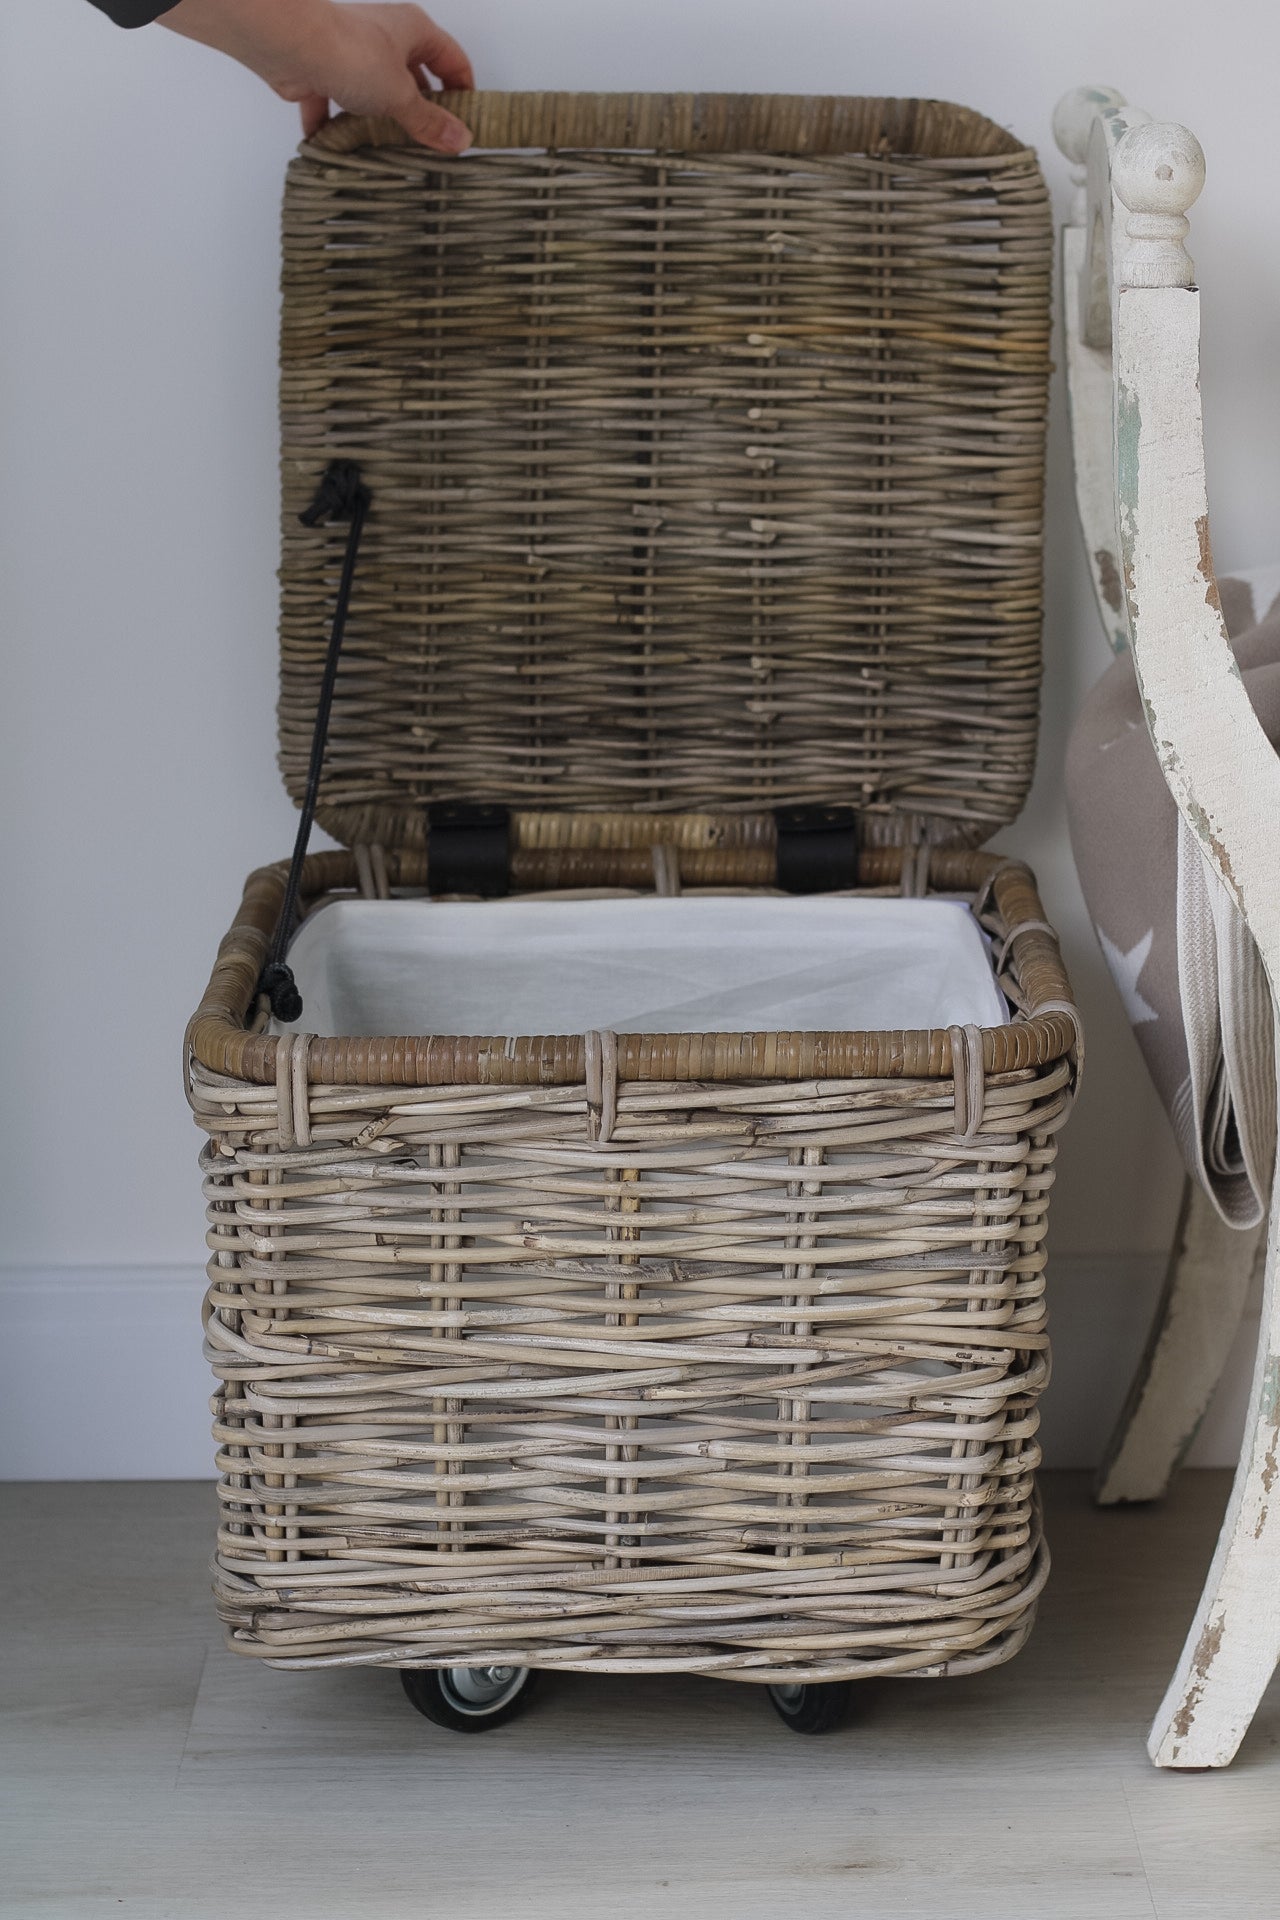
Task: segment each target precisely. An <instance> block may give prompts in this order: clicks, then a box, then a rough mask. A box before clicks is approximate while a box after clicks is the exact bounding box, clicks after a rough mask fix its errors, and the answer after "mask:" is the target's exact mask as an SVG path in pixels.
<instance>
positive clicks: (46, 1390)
mask: <svg viewBox="0 0 1280 1920" xmlns="http://www.w3.org/2000/svg"><path fill="white" fill-rule="evenodd" d="M1163 1269H1164V1257H1163V1256H1162V1255H1160V1254H1108V1255H1095V1254H1066V1255H1059V1256H1057V1257H1056V1258H1055V1259H1054V1260H1053V1262H1052V1264H1051V1271H1050V1305H1051V1309H1052V1335H1053V1354H1054V1359H1053V1380H1052V1382H1051V1384H1050V1387H1049V1390H1048V1392H1047V1393H1046V1395H1045V1398H1044V1402H1043V1415H1044V1423H1043V1429H1042V1432H1043V1440H1044V1450H1045V1460H1046V1464H1047V1465H1049V1466H1053V1467H1091V1466H1093V1465H1095V1464H1096V1462H1097V1460H1098V1457H1099V1455H1100V1453H1101V1450H1102V1448H1103V1446H1104V1445H1105V1442H1106V1437H1107V1434H1108V1433H1109V1431H1110V1428H1111V1423H1112V1421H1113V1419H1114V1418H1115V1414H1116V1410H1117V1408H1118V1407H1119V1405H1120V1402H1121V1399H1122V1397H1123V1395H1124V1391H1125V1387H1126V1385H1127V1383H1128V1379H1129V1375H1130V1372H1131V1371H1132V1368H1133V1365H1134V1362H1135V1360H1136V1358H1137V1355H1138V1353H1139V1351H1140V1350H1141V1346H1142V1342H1143V1338H1144V1336H1145V1333H1146V1327H1147V1322H1148V1320H1149V1318H1150V1315H1151V1312H1152V1309H1153V1307H1154V1304H1155V1300H1156V1296H1157V1294H1158V1291H1159V1288H1160V1282H1161V1277H1162V1273H1163ZM204 1285H205V1282H204V1274H203V1271H202V1270H201V1269H200V1268H199V1267H196V1266H191V1267H142V1268H139V1267H72V1268H66V1267H43V1268H8V1269H0V1479H5V1480H198V1479H204V1478H206V1477H207V1476H209V1475H210V1474H211V1472H212V1452H213V1449H212V1445H211V1442H210V1440H209V1414H208V1402H209V1391H210V1386H211V1380H210V1376H209V1373H208V1371H207V1369H206V1367H205V1364H204V1361H203V1359H202V1358H201V1354H200V1300H201V1296H202V1294H203V1292H204ZM1256 1336H1257V1314H1256V1310H1255V1311H1254V1312H1253V1313H1252V1314H1250V1315H1246V1324H1245V1326H1244V1327H1243V1328H1242V1329H1241V1334H1240V1337H1239V1339H1238V1340H1237V1342H1236V1346H1235V1349H1234V1351H1233V1353H1232V1356H1231V1361H1230V1363H1229V1365H1228V1368H1227V1373H1226V1376H1225V1377H1224V1379H1223V1383H1222V1385H1221V1387H1220V1388H1219V1390H1218V1394H1217V1396H1216V1398H1215V1400H1214V1403H1213V1406H1212V1407H1211V1408H1210V1410H1209V1413H1208V1416H1207V1417H1206V1419H1205V1422H1204V1424H1203V1426H1202V1428H1201V1431H1200V1433H1199V1435H1198V1437H1197V1440H1196V1444H1195V1447H1194V1449H1193V1451H1192V1455H1191V1459H1192V1463H1193V1464H1194V1465H1197V1466H1233V1465H1234V1464H1235V1458H1236V1451H1237V1448H1238V1446H1239V1436H1240V1431H1241V1427H1242V1425H1243V1421H1244V1410H1245V1402H1246V1400H1247V1398H1248V1391H1249V1375H1250V1367H1251V1364H1252V1354H1253V1343H1254V1340H1255V1339H1256Z"/></svg>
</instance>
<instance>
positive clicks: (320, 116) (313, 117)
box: [298, 93, 329, 140]
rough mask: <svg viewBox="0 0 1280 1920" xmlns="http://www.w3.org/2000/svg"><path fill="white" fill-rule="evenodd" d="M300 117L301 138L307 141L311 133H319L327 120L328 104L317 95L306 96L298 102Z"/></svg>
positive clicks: (320, 95) (321, 96)
mask: <svg viewBox="0 0 1280 1920" xmlns="http://www.w3.org/2000/svg"><path fill="white" fill-rule="evenodd" d="M298 110H299V112H300V113H301V115H302V137H303V139H304V140H309V139H310V138H311V136H312V134H313V133H319V131H320V129H321V127H323V126H325V125H326V124H327V122H328V119H329V102H328V101H327V100H326V99H325V98H324V96H323V95H322V94H319V93H309V94H306V95H305V96H304V97H303V98H302V99H301V100H299V102H298Z"/></svg>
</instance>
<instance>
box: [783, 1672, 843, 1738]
mask: <svg viewBox="0 0 1280 1920" xmlns="http://www.w3.org/2000/svg"><path fill="white" fill-rule="evenodd" d="M852 1692H853V1682H852V1680H827V1681H824V1682H823V1683H822V1684H821V1685H818V1686H804V1685H803V1684H797V1685H794V1686H785V1687H770V1688H769V1700H770V1703H771V1705H772V1707H773V1710H774V1712H775V1713H776V1714H777V1716H778V1718H779V1720H781V1721H782V1723H783V1725H784V1726H787V1727H790V1729H791V1731H792V1733H834V1732H835V1730H836V1728H837V1727H842V1726H843V1725H844V1722H845V1718H846V1716H847V1714H848V1712H849V1699H850V1696H851V1694H852Z"/></svg>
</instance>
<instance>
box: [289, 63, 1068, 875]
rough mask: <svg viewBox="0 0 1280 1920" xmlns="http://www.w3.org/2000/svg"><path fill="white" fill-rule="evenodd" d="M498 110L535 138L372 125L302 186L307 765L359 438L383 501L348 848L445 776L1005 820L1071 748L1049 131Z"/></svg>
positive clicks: (295, 371) (294, 535)
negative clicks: (1015, 134)
mask: <svg viewBox="0 0 1280 1920" xmlns="http://www.w3.org/2000/svg"><path fill="white" fill-rule="evenodd" d="M476 100H477V101H478V103H479V104H478V105H473V104H471V103H463V104H462V105H460V109H459V110H460V111H461V110H465V111H467V112H468V113H469V114H470V117H471V119H472V121H473V123H474V124H475V127H476V133H477V142H478V144H479V145H481V146H485V145H487V144H490V143H491V145H492V147H493V148H494V149H497V150H493V151H485V152H479V153H473V154H469V155H468V156H467V158H466V159H465V161H462V162H458V161H441V160H439V159H438V158H437V157H435V156H433V155H431V154H429V153H426V152H424V151H423V150H422V149H420V148H419V149H414V148H406V147H405V146H404V145H403V144H397V145H395V146H391V147H380V146H375V147H372V148H371V147H370V146H368V145H358V146H355V147H354V150H352V146H353V142H356V141H367V140H368V139H369V138H370V135H371V133H372V134H373V137H375V138H377V137H379V136H378V133H377V130H376V129H372V130H371V129H370V128H369V127H368V126H367V124H366V125H363V126H362V125H360V124H356V125H355V126H352V125H351V123H345V122H344V123H339V125H338V127H337V128H336V129H335V130H333V131H331V132H328V133H326V134H325V135H324V136H322V138H321V140H319V141H317V142H315V143H313V145H312V146H311V147H310V148H307V149H304V151H303V154H302V156H301V157H300V158H299V159H298V160H296V161H295V162H294V165H293V167H292V169H291V172H290V180H289V191H288V196H287V200H286V206H285V227H284V295H285V306H284V328H283V335H282V357H283V381H282V413H283V475H284V567H283V622H282V637H283V659H284V674H283V681H282V692H281V708H280V713H281V741H282V751H283V766H284V772H285V778H286V781H287V783H288V785H289V788H290V791H291V792H293V793H294V795H295V797H297V795H298V794H299V792H300V790H301V784H302V772H303V769H304V767H305V764H306V757H307V749H308V745H309V742H310V734H311V722H312V716H313V714H314V712H315V703H316V684H317V678H318V673H319V666H320V660H321V656H322V652H323V633H324V629H325V625H326V612H327V608H328V606H329V605H330V603H331V601H332V596H333V590H334V579H335V574H336V569H337V565H338V561H339V559H340V546H339V543H338V542H337V541H335V540H331V541H330V542H328V543H325V542H324V541H317V540H316V538H315V536H314V534H313V533H311V532H310V531H308V530H306V529H303V528H301V527H300V526H299V525H298V521H297V513H298V510H299V509H300V508H302V507H304V506H305V505H306V503H307V501H308V499H309V498H310V496H311V494H312V492H313V490H314V487H315V482H316V472H317V464H318V456H319V453H320V450H321V448H323V449H324V451H325V453H326V454H327V455H328V456H330V457H331V456H333V455H335V454H341V455H345V456H347V457H350V458H353V459H356V460H359V461H360V463H361V465H362V467H363V469H364V474H365V478H366V480H367V481H368V482H369V484H370V486H371V487H372V488H373V491H374V494H375V497H376V499H377V501H378V512H377V515H376V517H375V519H374V520H372V521H371V522H370V526H369V531H368V535H367V541H366V555H365V557H364V558H363V559H362V563H361V580H362V583H363V588H362V591H361V592H358V595H357V599H356V602H355V610H354V614H353V628H352V637H351V640H350V643H349V645H348V653H347V661H346V672H345V676H344V682H343V685H342V687H341V689H340V693H339V700H338V705H337V707H336V709H335V716H334V722H333V726H332V728H331V731H330V754H329V766H328V779H327V783H326V791H325V799H324V806H323V809H322V812H321V816H320V817H321V819H322V821H323V824H324V825H326V826H327V827H329V828H330V829H331V830H332V831H333V832H334V833H335V834H336V836H337V837H338V838H339V839H341V840H343V841H345V842H346V843H348V844H350V843H352V842H353V841H358V840H359V841H378V842H381V843H383V844H388V845H390V844H395V843H397V842H403V841H407V842H408V843H409V844H421V840H422V833H423V806H422V803H423V801H424V800H425V799H427V798H429V797H432V796H440V795H451V796H452V795H457V796H462V797H465V798H474V797H475V796H476V795H478V794H483V795H484V796H485V797H486V798H489V799H493V800H505V801H508V802H509V803H510V804H511V805H512V806H517V807H523V808H529V809H537V808H554V809H556V810H563V809H565V808H587V809H612V808H637V807H638V808H656V809H664V808H676V809H683V810H688V809H692V808H703V807H706V808H714V809H715V810H717V811H718V812H724V811H725V810H733V809H739V808H741V809H744V810H750V809H759V808H769V807H773V806H776V805H779V804H781V803H785V802H788V801H806V800H808V801H830V800H832V799H834V798H837V797H838V798H840V799H842V800H843V801H845V802H846V803H849V804H854V805H856V806H857V807H858V808H859V810H860V812H861V813H862V815H863V818H864V821H865V825H866V829H867V831H868V833H869V834H872V835H874V834H875V833H877V832H882V833H885V834H886V835H887V837H889V838H891V839H893V838H897V837H898V836H899V834H900V832H901V830H902V822H903V819H904V817H906V816H909V815H912V814H915V815H920V816H924V817H926V819H927V821H928V822H929V832H930V837H931V838H935V839H940V840H948V841H952V842H963V843H965V844H968V845H974V844H977V843H979V842H981V841H982V840H984V839H986V838H987V837H988V836H989V834H990V833H991V832H992V831H994V829H995V828H996V827H997V826H998V825H1000V824H1001V823H1002V822H1004V821H1007V820H1009V819H1012V817H1013V816H1014V814H1016V813H1017V811H1018V809H1019V807H1020V805H1021V803H1022V800H1023V797H1024V795H1025V792H1026V788H1027V783H1028V781H1029V779H1030V775H1031V770H1032V765H1033V761H1034V756H1035V746H1036V724H1037V693H1038V687H1039V677H1040V593H1041V559H1040V537H1041V492H1042V482H1043V469H1044V424H1045V404H1046V382H1047V377H1048V369H1049V360H1048V352H1049V284H1050V229H1049V218H1048V202H1047V198H1046V194H1045V188H1044V182H1043V180H1042V178H1041V175H1040V171H1039V168H1038V166H1037V164H1036V160H1035V156H1034V155H1033V154H1031V153H1029V152H1027V151H1026V149H1025V148H1022V147H1019V146H1018V145H1017V143H1016V142H1015V141H1013V140H1012V139H1011V138H1010V137H1009V136H1008V135H1007V134H1004V133H1001V132H1000V131H998V130H997V129H996V128H994V127H991V126H990V125H989V124H988V123H987V122H985V121H983V120H981V119H980V118H979V117H978V116H977V115H974V114H969V113H965V112H962V111H961V110H960V109H958V108H954V107H943V106H939V105H937V104H936V103H932V102H928V103H922V102H903V101H814V102H797V101H794V100H788V99H782V100H779V101H768V100H738V101H734V100H729V101H725V100H723V99H720V100H716V99H711V100H702V101H696V100H688V99H686V100H683V101H680V100H677V101H664V100H662V99H658V100H643V99H641V100H634V99H631V98H627V97H623V98H622V99H616V98H611V97H608V96H606V97H605V98H604V99H603V100H595V99H592V98H589V97H588V98H586V99H578V100H575V99H574V98H573V97H572V96H570V97H569V99H568V100H566V99H564V98H562V97H557V96H550V97H545V96H533V97H529V96H520V95H515V96H501V95H499V96H493V95H479V96H476ZM664 136H665V139H666V141H667V142H668V143H670V144H678V143H679V142H680V141H681V140H685V141H688V142H689V145H688V146H686V147H684V148H683V150H681V151H669V150H663V151H658V152H654V151H651V150H650V144H649V143H650V142H651V141H653V140H654V139H655V138H658V139H661V138H663V137H664ZM381 137H394V138H395V139H397V140H398V141H399V140H402V136H400V135H399V134H398V132H397V130H395V129H394V128H384V129H383V130H382V135H381ZM570 143H572V144H573V145H574V146H575V147H580V148H585V149H588V150H587V151H582V150H577V151H565V148H566V146H568V145H569V144H570ZM510 146H515V147H518V148H519V149H520V151H517V152H511V151H505V150H503V149H507V148H508V147H510ZM726 149H727V150H726ZM797 149H798V151H797Z"/></svg>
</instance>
